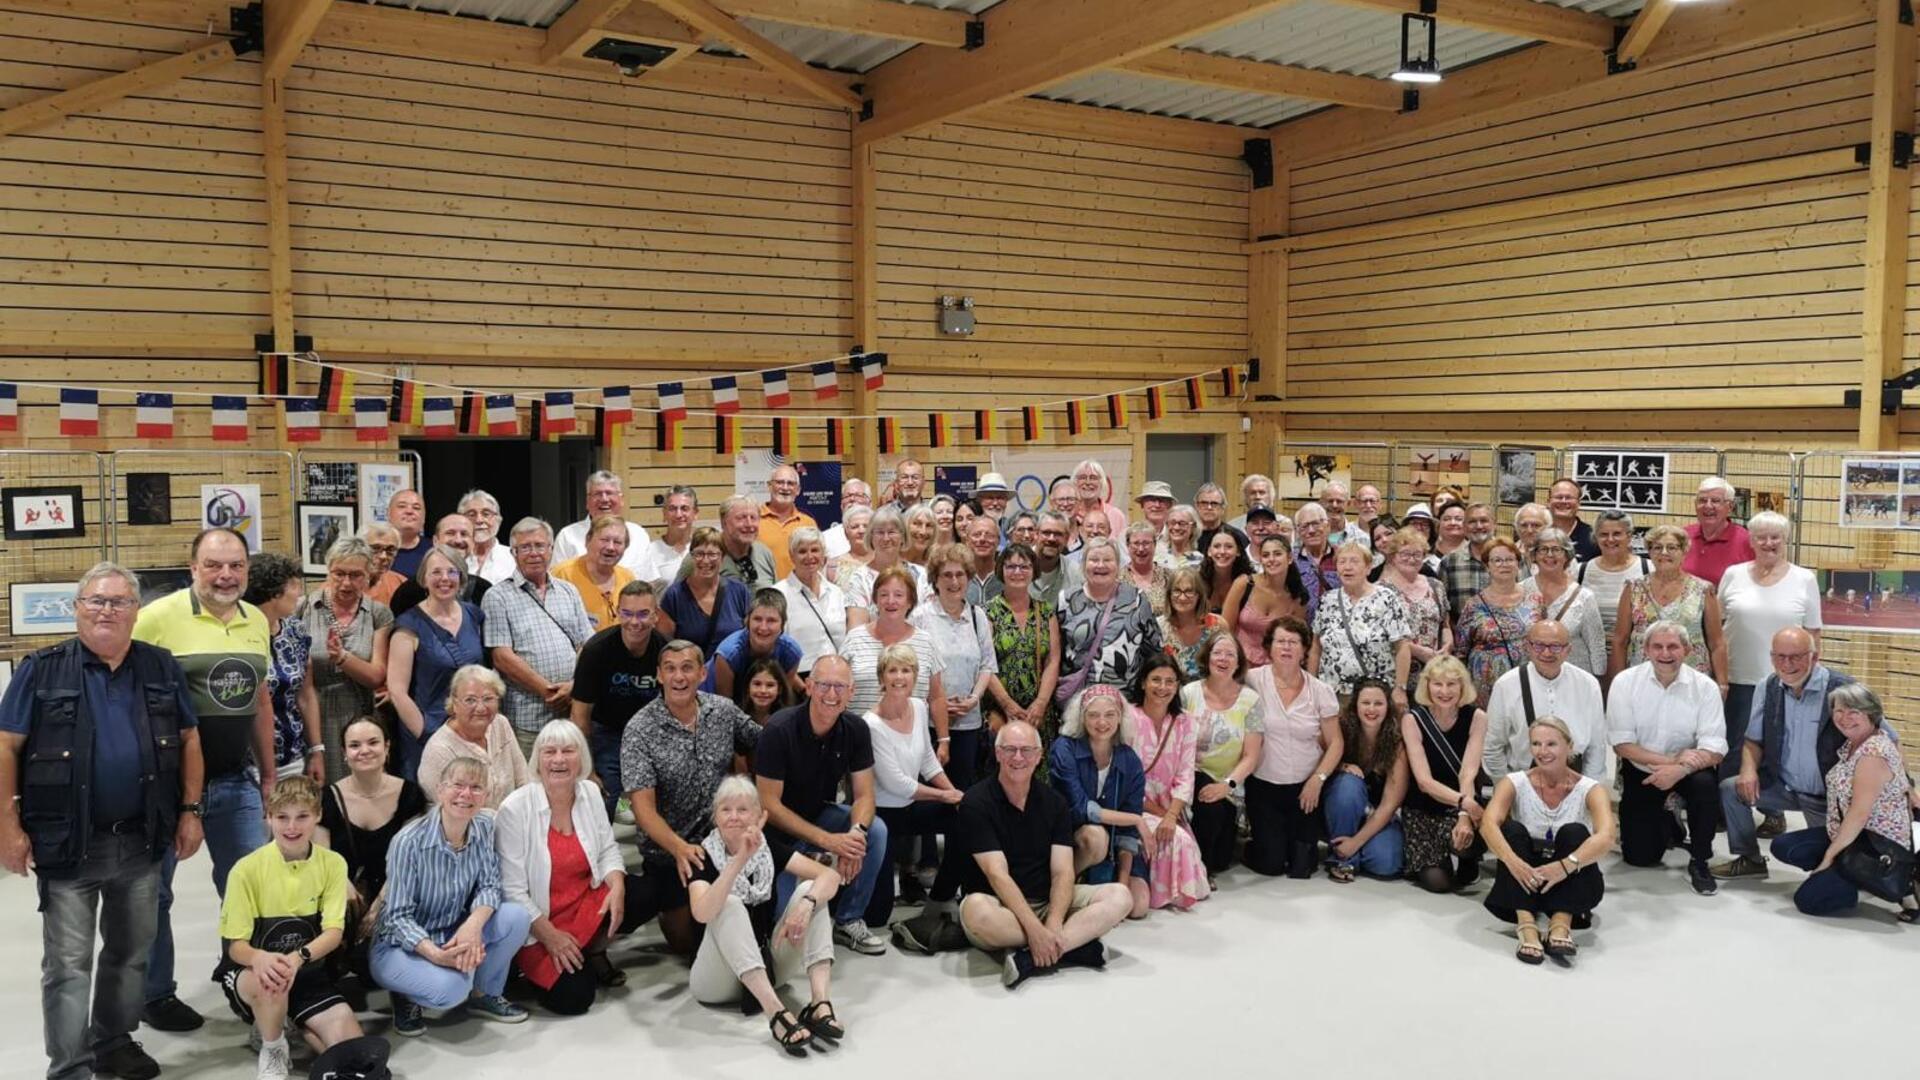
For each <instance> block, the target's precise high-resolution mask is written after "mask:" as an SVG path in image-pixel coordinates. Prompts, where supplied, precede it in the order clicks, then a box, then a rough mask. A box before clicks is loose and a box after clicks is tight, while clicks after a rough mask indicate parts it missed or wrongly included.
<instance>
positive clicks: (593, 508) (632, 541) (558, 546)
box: [553, 469, 648, 579]
mask: <svg viewBox="0 0 1920 1080" xmlns="http://www.w3.org/2000/svg"><path fill="white" fill-rule="evenodd" d="M608 516H611V517H617V518H621V519H623V520H625V519H626V516H627V489H626V485H625V483H623V482H622V481H621V479H620V477H619V476H618V475H617V474H615V473H610V472H608V471H607V470H605V469H600V470H598V471H596V472H594V473H593V474H592V475H591V476H588V477H587V516H586V517H584V518H582V519H580V520H579V521H576V522H574V523H573V524H571V525H569V526H567V527H566V528H564V529H561V530H560V534H559V535H558V536H555V537H554V538H553V565H555V566H559V565H560V564H561V563H563V562H566V561H567V560H568V559H576V558H579V557H580V556H582V555H584V554H586V552H587V540H588V538H589V537H591V536H592V535H593V523H594V522H595V521H596V520H598V519H600V518H603V517H608ZM647 543H648V541H647V530H646V529H644V528H642V527H641V526H640V523H639V522H636V521H628V522H627V550H626V551H625V552H624V553H623V554H622V555H621V556H620V565H621V566H624V567H626V568H627V569H628V570H631V571H633V576H634V577H636V578H643V579H644V578H645V577H646V572H647Z"/></svg>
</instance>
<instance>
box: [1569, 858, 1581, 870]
mask: <svg viewBox="0 0 1920 1080" xmlns="http://www.w3.org/2000/svg"><path fill="white" fill-rule="evenodd" d="M1566 861H1567V862H1570V863H1572V864H1573V868H1574V869H1575V870H1578V869H1580V856H1578V855H1568V856H1567V859H1566Z"/></svg>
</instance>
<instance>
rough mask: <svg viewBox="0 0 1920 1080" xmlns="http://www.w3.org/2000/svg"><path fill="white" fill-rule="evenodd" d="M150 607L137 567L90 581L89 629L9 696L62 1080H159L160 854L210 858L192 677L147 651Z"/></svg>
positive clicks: (5, 823)
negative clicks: (155, 1016)
mask: <svg viewBox="0 0 1920 1080" xmlns="http://www.w3.org/2000/svg"><path fill="white" fill-rule="evenodd" d="M139 610H140V583H139V580H138V579H137V578H135V577H134V576H133V573H132V571H129V570H127V569H125V568H123V567H120V566H117V565H115V564H113V563H105V562H103V563H100V564H99V565H97V566H95V567H94V568H93V569H91V570H89V571H87V572H86V574H85V575H84V576H83V577H81V579H80V584H79V588H78V589H77V590H76V599H75V603H74V616H75V622H76V624H77V626H78V628H79V634H78V635H77V636H76V637H74V638H71V639H69V640H67V641H64V642H62V643H60V644H58V645H53V646H49V647H47V648H45V649H41V650H40V651H39V652H36V653H34V654H33V655H31V656H29V657H27V658H26V659H25V660H22V661H21V662H20V667H19V670H18V671H16V672H15V673H14V677H13V681H12V682H11V683H10V684H8V686H7V692H6V696H5V697H4V698H0V864H4V865H5V866H6V868H7V870H8V871H9V872H10V873H15V874H27V873H32V874H34V875H36V876H37V877H38V878H39V893H40V910H41V912H42V915H43V918H42V920H41V935H42V940H43V948H44V959H43V960H42V961H41V965H40V972H41V974H40V1004H41V1009H42V1010H43V1012H44V1013H45V1014H46V1046H47V1057H48V1058H49V1059H50V1062H51V1064H50V1067H49V1068H48V1070H47V1075H48V1077H50V1078H52V1080H63V1078H66V1077H91V1076H94V1075H100V1076H120V1077H125V1078H127V1080H146V1078H149V1077H153V1076H156V1075H158V1074H159V1072H160V1066H159V1065H157V1064H155V1062H154V1060H153V1058H151V1057H149V1056H147V1054H146V1052H145V1051H143V1050H141V1049H140V1044H139V1043H136V1042H134V1041H133V1039H132V1038H131V1035H132V1032H133V1029H134V1027H135V1025H137V1024H139V1022H140V1012H141V1008H142V1006H143V1004H144V1003H145V1001H146V994H145V989H144V986H143V984H144V982H145V979H146V971H147V952H148V948H149V947H150V946H151V945H152V943H153V937H154V932H155V927H156V922H157V920H158V918H159V890H160V860H161V857H162V856H163V855H164V854H165V853H166V851H167V850H168V849H169V848H171V849H172V850H173V851H174V852H175V854H177V855H178V857H179V858H181V859H186V858H188V857H190V856H192V854H193V853H194V852H195V851H196V850H198V849H199V847H200V840H201V829H200V817H199V813H200V788H201V781H202V767H201V760H200V739H199V733H198V732H197V731H196V730H195V725H196V721H195V717H194V713H193V705H192V703H191V702H190V700H189V699H188V697H187V679H186V675H185V674H184V673H183V672H182V671H181V670H180V665H179V663H178V662H177V661H175V660H174V658H173V655H172V654H171V653H169V652H167V651H166V650H165V649H161V648H156V647H154V646H152V645H147V644H144V643H142V642H137V641H134V640H133V620H134V616H135V615H136V614H137V613H138V612H139ZM96 911H97V913H98V915H97V918H98V922H97V924H96ZM96 925H97V930H98V933H99V935H100V938H101V940H102V941H103V942H104V947H103V948H102V949H101V952H100V957H99V983H98V985H97V986H95V985H93V983H94V980H93V973H94V970H95V969H94V954H93V941H94V934H95V931H96ZM89 996H91V1001H89Z"/></svg>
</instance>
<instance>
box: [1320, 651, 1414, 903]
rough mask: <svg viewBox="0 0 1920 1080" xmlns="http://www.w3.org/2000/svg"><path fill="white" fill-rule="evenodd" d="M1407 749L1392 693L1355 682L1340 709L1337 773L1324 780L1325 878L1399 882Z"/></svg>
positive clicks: (1382, 687) (1382, 685) (1403, 842)
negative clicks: (1357, 876) (1393, 879)
mask: <svg viewBox="0 0 1920 1080" xmlns="http://www.w3.org/2000/svg"><path fill="white" fill-rule="evenodd" d="M1407 776H1408V769H1407V749H1406V746H1405V744H1404V743H1402V742H1401V740H1400V724H1399V722H1398V721H1397V720H1396V719H1395V718H1394V716H1393V689H1392V688H1391V687H1389V686H1388V685H1387V684H1386V683H1384V682H1381V681H1380V680H1379V679H1359V680H1357V681H1356V682H1355V683H1354V684H1353V696H1352V697H1350V698H1348V699H1347V707H1346V708H1344V709H1342V710H1340V768H1339V769H1338V770H1337V771H1336V772H1335V773H1334V774H1333V778H1332V779H1331V780H1328V781H1327V789H1326V794H1325V795H1324V796H1323V799H1322V801H1323V802H1324V803H1325V804H1326V818H1327V855H1328V869H1327V876H1328V877H1330V878H1332V879H1333V880H1335V881H1337V882H1340V883H1342V884H1345V883H1346V882H1349V881H1352V880H1353V875H1354V872H1355V871H1356V870H1358V871H1360V872H1362V873H1364V874H1366V875H1367V876H1369V877H1382V878H1391V877H1398V876H1399V874H1400V867H1401V866H1402V864H1403V863H1404V862H1405V855H1406V839H1405V836H1404V835H1403V834H1402V833H1401V831H1400V816H1399V815H1400V803H1401V802H1402V801H1404V800H1405V799H1406V797H1407Z"/></svg>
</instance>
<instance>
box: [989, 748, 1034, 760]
mask: <svg viewBox="0 0 1920 1080" xmlns="http://www.w3.org/2000/svg"><path fill="white" fill-rule="evenodd" d="M997 749H998V750H999V751H1000V753H1002V754H1005V755H1006V756H1007V757H1010V758H1025V757H1039V756H1040V748H1039V747H1038V746H1002V747H998V748H997Z"/></svg>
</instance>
